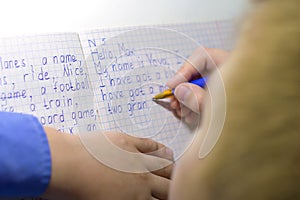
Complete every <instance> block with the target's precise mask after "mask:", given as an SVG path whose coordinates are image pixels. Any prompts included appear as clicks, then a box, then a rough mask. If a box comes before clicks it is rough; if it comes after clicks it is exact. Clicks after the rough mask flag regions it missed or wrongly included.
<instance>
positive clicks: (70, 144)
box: [45, 128, 172, 200]
mask: <svg viewBox="0 0 300 200" xmlns="http://www.w3.org/2000/svg"><path fill="white" fill-rule="evenodd" d="M45 130H46V133H47V136H48V139H49V143H50V148H51V157H52V176H51V182H50V185H49V187H48V189H47V191H46V193H45V197H46V198H49V199H66V200H67V199H72V200H76V199H78V200H81V199H82V200H89V199H93V200H96V199H115V200H118V199H120V200H121V199H122V200H123V199H125V200H126V199H128V200H134V199H153V198H157V199H167V197H168V189H169V184H170V180H169V179H170V176H171V171H172V165H169V166H166V167H164V168H162V169H158V170H156V171H150V170H148V171H147V169H150V168H152V167H153V165H155V164H156V163H157V162H158V163H159V162H162V160H169V163H172V161H170V160H172V152H171V151H170V150H169V149H166V148H165V147H164V146H163V145H162V144H159V143H157V142H155V141H153V140H150V139H143V138H136V137H132V136H129V135H126V134H122V133H117V132H111V133H104V135H105V136H107V138H108V139H109V140H110V141H111V142H112V143H113V144H114V145H116V146H117V147H119V148H120V149H123V150H126V151H128V152H135V153H141V154H142V155H144V157H142V158H143V159H141V160H139V159H137V160H131V161H130V159H128V160H127V162H128V163H129V164H130V163H132V164H133V163H140V166H142V167H144V168H145V169H146V170H145V172H142V173H130V172H122V171H119V170H116V169H113V168H110V167H108V166H107V165H106V164H103V163H102V162H99V161H98V160H96V159H95V158H94V157H93V156H92V155H91V154H90V153H89V152H88V151H87V150H86V148H85V147H84V146H83V144H82V142H81V141H80V139H79V137H78V135H69V134H63V133H58V132H57V131H56V130H54V129H51V128H45ZM99 134H100V133H99ZM102 139H103V138H102ZM95 140H96V141H95V142H96V143H97V137H96V138H95ZM100 143H101V142H99V144H100ZM111 147H112V146H110V145H108V146H104V148H103V149H104V151H102V153H103V154H108V155H109V153H111V151H110V148H111ZM159 149H163V150H164V151H158V153H154V154H152V155H146V154H147V153H151V152H155V151H157V150H159ZM111 159H115V158H111Z"/></svg>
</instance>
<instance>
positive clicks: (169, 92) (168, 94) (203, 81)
mask: <svg viewBox="0 0 300 200" xmlns="http://www.w3.org/2000/svg"><path fill="white" fill-rule="evenodd" d="M206 82H207V77H203V78H199V79H196V80H192V81H189V83H193V84H195V85H198V86H200V87H202V88H204V87H205V85H206ZM174 90H175V89H168V90H165V91H163V92H162V93H159V94H157V95H155V96H154V97H153V98H152V100H158V99H164V98H168V97H171V96H173V93H174Z"/></svg>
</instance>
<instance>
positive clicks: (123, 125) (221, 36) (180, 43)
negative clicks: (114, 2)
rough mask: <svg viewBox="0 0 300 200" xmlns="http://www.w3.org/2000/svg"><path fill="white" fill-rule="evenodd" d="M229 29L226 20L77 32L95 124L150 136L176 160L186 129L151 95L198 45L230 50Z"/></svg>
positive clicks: (188, 136)
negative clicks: (90, 92) (98, 116)
mask: <svg viewBox="0 0 300 200" xmlns="http://www.w3.org/2000/svg"><path fill="white" fill-rule="evenodd" d="M232 33H233V23H232V22H231V21H214V22H206V23H189V24H172V25H161V26H142V27H141V26H139V27H123V28H110V29H99V30H92V31H87V32H82V33H80V34H79V37H80V40H81V43H82V47H83V52H84V55H85V59H86V63H87V71H88V72H89V75H90V76H89V78H90V83H91V85H92V87H93V94H94V96H95V98H94V99H93V100H90V101H89V104H93V105H94V107H96V110H97V111H98V112H99V113H100V116H101V117H100V118H99V120H98V121H97V122H96V123H97V127H100V128H101V130H105V131H107V130H110V131H121V132H124V133H127V134H130V135H133V136H138V137H147V138H151V139H154V140H156V141H159V142H161V143H163V144H165V145H167V146H169V147H171V148H172V149H173V151H174V157H175V159H176V158H178V157H179V156H180V155H182V153H183V152H184V150H185V149H186V148H187V147H188V145H189V144H190V142H191V140H192V138H193V136H194V135H193V134H192V130H191V128H190V127H188V126H187V125H186V124H184V123H183V122H182V121H180V119H178V118H176V117H175V116H174V115H173V113H172V112H170V111H167V110H166V109H164V108H163V107H162V106H160V105H157V104H156V103H154V102H152V97H153V96H154V95H155V94H157V93H159V92H162V91H163V90H164V89H166V87H165V83H166V82H167V81H168V80H169V79H170V78H171V77H172V76H173V75H174V74H175V73H176V71H177V70H178V69H179V67H180V66H182V64H183V63H184V62H185V61H186V59H187V58H188V56H189V55H191V53H192V52H193V51H194V50H195V49H196V48H197V47H198V46H200V45H202V46H205V47H211V48H222V49H227V50H230V49H232V47H233V38H231V35H232ZM116 66H117V67H116ZM158 76H159V77H160V78H158ZM137 77H140V78H138V80H137ZM140 79H142V80H140ZM139 80H140V81H139Z"/></svg>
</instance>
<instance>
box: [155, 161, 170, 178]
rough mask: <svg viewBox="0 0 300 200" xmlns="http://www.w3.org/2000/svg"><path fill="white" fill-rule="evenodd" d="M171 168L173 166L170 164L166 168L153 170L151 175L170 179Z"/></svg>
mask: <svg viewBox="0 0 300 200" xmlns="http://www.w3.org/2000/svg"><path fill="white" fill-rule="evenodd" d="M173 167H174V164H170V165H168V166H166V167H163V168H161V169H158V170H154V171H152V172H151V173H152V174H155V175H157V176H161V177H164V178H168V179H170V178H171V175H172V171H173Z"/></svg>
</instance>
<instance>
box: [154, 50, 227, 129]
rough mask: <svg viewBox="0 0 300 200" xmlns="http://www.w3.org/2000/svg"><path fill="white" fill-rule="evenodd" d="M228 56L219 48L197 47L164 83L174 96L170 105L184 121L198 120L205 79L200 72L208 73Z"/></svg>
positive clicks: (191, 122) (192, 122)
mask: <svg viewBox="0 0 300 200" xmlns="http://www.w3.org/2000/svg"><path fill="white" fill-rule="evenodd" d="M228 56H229V53H228V52H226V51H224V50H221V49H211V48H203V47H199V48H197V49H196V50H195V51H194V53H193V54H192V55H191V56H190V57H189V58H188V62H185V63H184V64H183V66H182V67H181V68H180V69H179V70H178V72H177V73H176V75H175V76H174V77H173V78H172V79H170V80H169V81H168V82H167V84H166V85H167V86H168V87H169V88H172V90H170V91H169V95H174V97H175V98H172V100H171V102H170V106H171V108H172V109H174V111H175V114H176V115H177V116H178V117H181V118H183V119H184V121H185V122H186V123H188V124H190V125H195V123H196V124H198V121H199V113H200V110H201V105H202V103H203V98H204V95H205V90H204V89H203V87H204V86H205V83H206V81H207V77H206V76H205V77H204V78H203V77H201V74H209V73H210V72H211V71H213V69H215V68H216V67H217V66H220V65H221V64H222V63H224V62H225V60H226V59H227V57H228ZM199 78H200V79H199ZM195 80H199V81H200V83H198V84H195V83H193V82H195ZM189 82H192V83H189ZM199 86H200V87H199ZM155 97H156V96H155ZM155 97H154V98H155ZM158 97H159V96H158Z"/></svg>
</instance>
